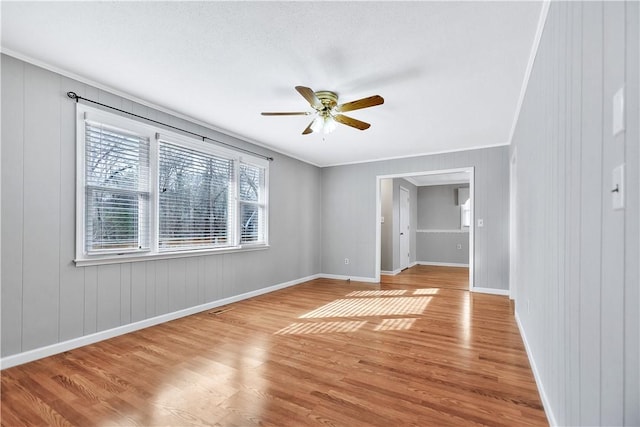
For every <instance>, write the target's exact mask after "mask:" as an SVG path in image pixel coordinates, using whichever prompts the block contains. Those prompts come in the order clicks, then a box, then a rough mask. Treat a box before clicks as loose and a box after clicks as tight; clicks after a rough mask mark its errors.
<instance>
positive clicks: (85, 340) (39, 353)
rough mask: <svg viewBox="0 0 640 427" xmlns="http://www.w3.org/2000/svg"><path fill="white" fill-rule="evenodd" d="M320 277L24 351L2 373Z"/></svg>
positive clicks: (0, 364)
mask: <svg viewBox="0 0 640 427" xmlns="http://www.w3.org/2000/svg"><path fill="white" fill-rule="evenodd" d="M319 277H322V276H321V275H319V274H314V275H311V276H307V277H302V278H300V279H295V280H290V281H288V282H284V283H279V284H277V285H273V286H269V287H266V288H262V289H257V290H255V291H251V292H245V293H243V294H240V295H235V296H232V297H228V298H223V299H220V300H216V301H212V302H208V303H205V304H200V305H196V306H194V307H189V308H185V309H183V310H178V311H174V312H172V313H167V314H163V315H160V316H156V317H152V318H150V319H145V320H141V321H139V322H134V323H129V324H127V325H123V326H118V327H116V328H112V329H108V330H106V331H100V332H96V333H94V334H90V335H85V336H83V337H79V338H74V339H71V340H68V341H63V342H59V343H56V344H52V345H48V346H46V347H40V348H36V349H33V350H29V351H25V352H22V353H18V354H14V355H11V356H6V357H3V358H2V359H0V369H6V368H11V367H13V366H17V365H22V364H23V363H28V362H32V361H34V360H38V359H42V358H43V357H48V356H53V355H54V354H58V353H62V352H65V351H69V350H73V349H74V348H78V347H83V346H85V345H89V344H93V343H96V342H99V341H103V340H106V339H109V338H113V337H117V336H119V335H124V334H128V333H129V332H134V331H138V330H140V329H144V328H148V327H150V326H155V325H159V324H161V323H165V322H169V321H171V320H175V319H179V318H181V317H185V316H190V315H192V314H196V313H200V312H203V311H207V310H211V309H212V308H216V307H220V306H222V305H227V304H231V303H234V302H238V301H242V300H245V299H249V298H253V297H256V296H259V295H263V294H266V293H269V292H274V291H277V290H280V289H284V288H288V287H290V286H295V285H299V284H300V283H304V282H308V281H310V280H314V279H317V278H319Z"/></svg>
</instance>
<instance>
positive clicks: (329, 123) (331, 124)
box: [322, 114, 336, 134]
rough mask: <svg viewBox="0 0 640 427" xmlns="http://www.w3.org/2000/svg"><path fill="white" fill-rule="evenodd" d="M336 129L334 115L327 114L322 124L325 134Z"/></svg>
mask: <svg viewBox="0 0 640 427" xmlns="http://www.w3.org/2000/svg"><path fill="white" fill-rule="evenodd" d="M334 130H336V121H335V120H334V119H333V116H332V115H330V114H327V115H326V116H325V117H324V123H323V126H322V132H323V133H324V134H328V133H331V132H333V131H334Z"/></svg>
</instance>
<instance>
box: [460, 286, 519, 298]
mask: <svg viewBox="0 0 640 427" xmlns="http://www.w3.org/2000/svg"><path fill="white" fill-rule="evenodd" d="M470 291H471V292H477V293H479V294H491V295H502V296H505V297H508V296H509V289H494V288H479V287H473V288H471V289H470Z"/></svg>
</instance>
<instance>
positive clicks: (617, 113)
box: [613, 87, 624, 136]
mask: <svg viewBox="0 0 640 427" xmlns="http://www.w3.org/2000/svg"><path fill="white" fill-rule="evenodd" d="M622 131H624V88H623V87H621V88H620V89H618V91H617V92H616V93H615V94H614V95H613V135H614V136H615V135H617V134H619V133H620V132H622Z"/></svg>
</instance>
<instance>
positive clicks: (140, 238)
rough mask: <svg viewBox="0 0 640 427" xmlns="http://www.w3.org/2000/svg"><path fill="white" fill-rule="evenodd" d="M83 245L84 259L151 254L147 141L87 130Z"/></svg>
mask: <svg viewBox="0 0 640 427" xmlns="http://www.w3.org/2000/svg"><path fill="white" fill-rule="evenodd" d="M84 166H85V191H86V193H85V197H86V210H85V245H86V248H85V249H86V251H87V252H88V253H92V252H104V251H131V250H145V249H148V248H149V239H148V235H149V233H148V228H149V181H148V176H149V140H148V139H147V138H145V137H142V136H139V135H135V134H133V133H129V132H125V131H122V130H118V129H115V128H111V127H108V126H105V125H102V124H99V123H93V122H89V121H87V122H86V124H85V165H84Z"/></svg>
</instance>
